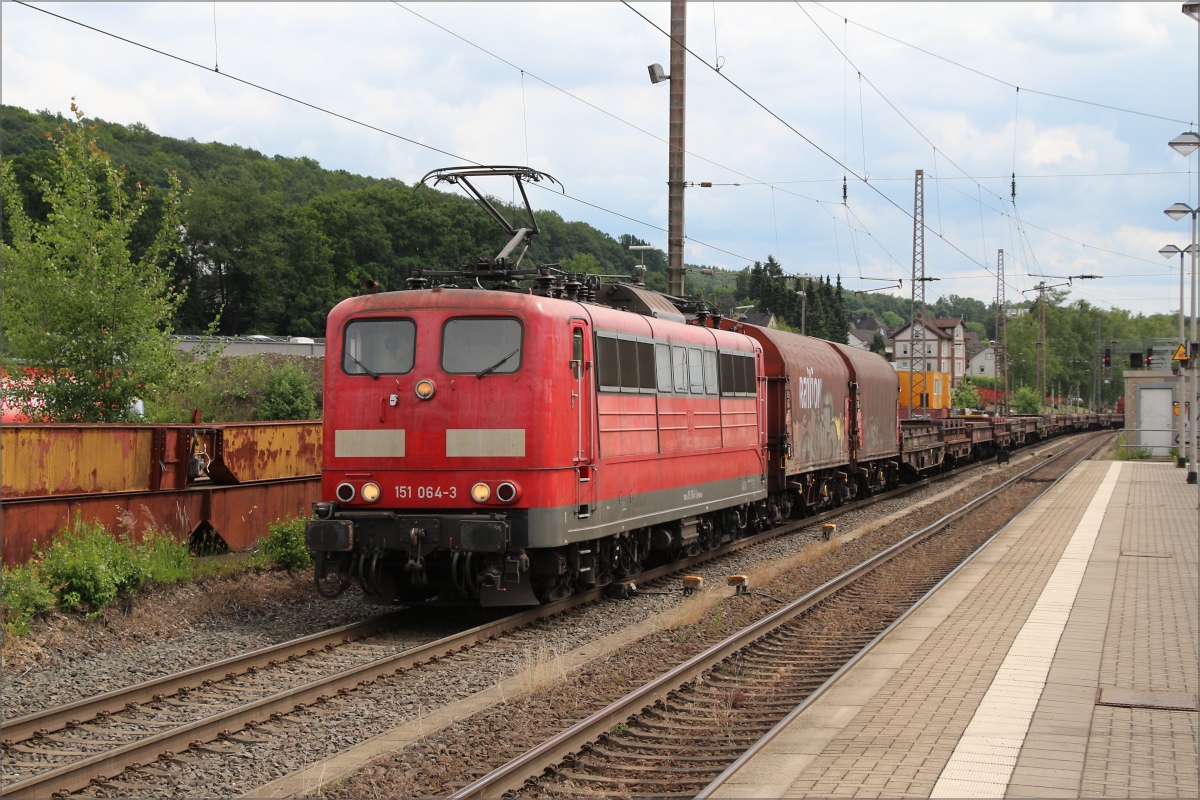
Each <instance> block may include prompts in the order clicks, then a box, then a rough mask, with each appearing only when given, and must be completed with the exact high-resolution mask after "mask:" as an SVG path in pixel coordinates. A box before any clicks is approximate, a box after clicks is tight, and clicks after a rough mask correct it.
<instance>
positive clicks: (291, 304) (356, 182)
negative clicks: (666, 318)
mask: <svg viewBox="0 0 1200 800" xmlns="http://www.w3.org/2000/svg"><path fill="white" fill-rule="evenodd" d="M64 122H67V120H65V119H64V118H63V117H62V116H61V115H55V114H50V113H48V112H39V113H31V112H29V111H26V110H24V109H21V108H17V107H13V106H3V108H2V110H0V127H2V129H3V157H4V160H5V162H6V163H8V164H9V165H11V166H12V168H13V172H14V175H15V177H16V181H17V185H18V187H19V190H20V192H21V194H22V195H23V197H24V204H25V208H26V211H27V212H28V214H29V215H30V216H31V217H32V218H33V219H34V220H44V219H45V216H46V213H47V206H46V205H45V203H44V201H43V192H42V188H41V186H40V185H39V182H38V179H42V180H51V179H52V177H53V176H54V175H55V171H54V163H55V162H54V148H53V142H52V140H51V138H50V137H49V136H48V134H49V133H50V132H51V131H53V130H55V129H56V128H58V127H60V126H61V125H62V124H63V123H64ZM71 122H72V123H73V122H74V121H73V120H72V121H71ZM85 122H86V124H88V125H90V126H94V127H93V130H92V134H93V135H94V136H95V138H96V144H97V146H98V147H99V148H100V149H101V150H103V151H106V152H107V153H109V154H110V155H111V157H112V161H113V163H115V164H120V165H123V166H124V169H125V171H126V175H127V179H126V185H127V187H129V188H132V187H133V186H134V184H135V183H140V184H141V185H143V186H145V185H150V184H152V185H156V186H162V185H164V183H165V179H166V175H165V174H164V170H171V171H175V172H176V173H177V174H178V176H179V179H180V182H181V184H182V187H183V189H184V190H185V191H186V192H187V194H186V196H185V198H184V201H183V208H182V212H183V223H182V233H183V237H184V247H183V250H182V253H181V255H179V256H178V258H177V259H176V261H175V263H174V264H173V278H174V284H175V286H176V288H178V289H181V290H185V293H186V298H185V300H184V302H183V303H182V304H181V305H180V307H179V310H178V313H177V317H176V320H175V325H174V332H176V333H198V332H201V331H203V330H204V329H206V328H207V327H208V325H209V324H210V323H211V322H212V320H213V319H214V318H216V316H217V313H218V311H220V328H219V333H221V334H224V335H235V334H241V335H245V334H252V333H260V334H273V335H309V336H320V335H323V334H324V331H325V316H326V314H327V313H328V312H329V310H330V309H331V308H332V307H333V306H334V305H335V304H336V303H337V302H339V301H340V300H342V299H343V298H345V297H348V296H351V295H354V294H357V293H358V292H359V291H360V290H361V287H362V284H363V281H364V280H366V279H368V278H369V279H371V280H374V281H376V282H378V283H379V284H380V286H381V287H382V288H384V289H385V290H386V289H402V288H404V286H405V283H404V279H405V278H406V277H407V276H408V275H409V274H410V273H411V270H412V269H413V268H414V267H417V266H424V267H431V268H439V269H445V268H448V267H453V266H457V265H461V264H464V263H466V262H468V261H471V260H473V259H475V258H478V257H480V256H487V255H494V254H495V253H496V252H498V251H499V249H500V247H502V246H503V244H504V243H505V240H506V239H507V236H506V235H505V234H504V232H503V231H502V230H501V229H500V228H499V226H497V225H496V224H495V223H494V222H493V221H492V220H491V219H490V218H489V217H488V216H487V215H486V214H485V213H484V212H483V211H482V210H481V209H479V208H478V207H477V206H476V205H475V204H474V203H472V202H471V201H470V200H468V199H467V198H465V197H464V196H462V195H461V194H455V193H451V192H442V191H438V190H433V189H429V188H418V189H414V188H413V187H412V186H409V185H406V184H404V183H403V182H401V181H398V180H393V179H379V178H369V177H364V176H361V175H353V174H350V173H348V172H345V171H339V170H327V169H324V168H322V167H321V166H320V164H318V163H317V162H316V161H314V160H312V159H309V158H285V157H282V156H267V155H264V154H262V153H259V152H257V151H255V150H251V149H248V148H244V147H238V146H236V145H226V144H220V143H217V142H210V143H200V142H197V141H195V140H192V139H188V140H181V139H174V138H171V137H167V136H160V135H158V134H156V133H154V132H152V131H150V130H149V129H147V128H146V127H145V126H143V125H139V124H134V125H120V124H116V123H110V122H105V121H103V120H95V119H87V120H85ZM162 196H163V193H161V192H154V193H152V194H151V195H150V203H151V207H150V209H149V212H148V213H147V214H145V215H144V216H143V217H142V218H141V219H140V221H139V222H138V225H137V227H136V228H135V230H134V233H133V237H132V239H133V241H132V246H131V249H132V256H133V258H134V259H137V258H140V256H141V254H142V252H144V251H145V249H146V248H147V247H148V246H149V244H150V241H151V238H152V236H153V233H154V231H155V230H157V228H158V227H159V226H160V224H161V221H162V214H161V208H160V207H156V206H155V204H156V203H161V202H162ZM496 202H497V205H498V206H500V207H501V208H503V209H504V210H505V213H507V214H509V215H510V219H512V218H514V217H518V215H519V213H520V212H517V211H516V210H515V209H512V208H511V207H509V206H508V205H507V204H505V203H504V202H503V201H500V200H497V201H496ZM7 217H8V214H7V211H6V212H5V220H7ZM518 218H519V217H518ZM538 223H539V225H540V226H541V230H542V233H541V235H540V236H537V237H535V239H534V242H533V246H532V247H531V248H530V252H529V255H528V256H527V258H529V259H532V260H533V261H535V262H538V263H550V262H559V263H561V264H562V265H563V267H564V268H565V269H568V270H570V271H575V272H582V271H587V272H593V273H623V274H632V273H633V269H634V266H635V265H636V264H638V263H639V260H640V259H641V254H640V253H636V254H635V253H631V252H630V251H629V249H628V247H629V245H631V244H644V243H645V242H644V241H642V240H640V239H638V238H636V237H634V236H632V235H630V234H623V235H621V236H618V237H613V236H611V235H609V234H607V233H604V232H602V231H600V230H598V229H596V228H594V227H592V226H591V225H588V224H586V223H583V222H568V221H566V220H564V219H563V218H562V217H561V216H559V215H558V214H556V213H554V212H539V214H538ZM4 236H5V237H6V238H5V241H6V242H8V241H9V240H8V238H7V237H8V236H9V227H8V226H7V225H5V227H4ZM645 263H646V267H647V269H648V274H647V284H648V285H649V286H650V287H651V288H654V289H659V290H663V291H665V290H666V262H665V255H664V253H663V252H662V251H659V250H652V251H647V252H646V253H645ZM810 270H811V268H810V267H809V266H808V265H805V264H786V265H785V264H780V263H778V262H777V261H775V259H774V258H773V257H770V256H765V257H764V258H763V260H762V261H761V262H756V263H755V264H754V265H753V266H750V267H747V268H745V269H744V270H742V271H740V272H729V271H722V270H715V271H713V273H712V274H701V273H700V272H699V271H694V270H693V271H689V272H688V273H687V275H686V278H685V285H686V287H687V293H688V294H690V295H698V296H700V297H703V298H704V299H705V300H708V301H709V302H710V303H712V304H713V305H714V306H715V307H716V308H717V309H719V310H720V311H722V312H723V313H726V314H728V313H730V312H731V311H732V310H733V309H736V308H743V309H744V308H754V309H756V310H758V311H771V312H774V313H775V314H776V316H777V318H778V319H779V321H780V323H781V324H782V325H783V326H784V327H788V328H792V329H795V330H799V329H800V327H801V324H802V322H803V324H804V327H805V329H806V331H807V333H809V334H810V335H815V336H821V337H824V338H827V339H832V340H834V341H842V342H844V341H846V332H847V330H848V319H847V317H848V315H851V314H860V313H869V314H872V315H873V316H875V317H877V318H879V319H880V320H882V321H883V322H885V323H886V324H887V325H888V327H892V328H894V327H896V326H899V325H901V324H903V323H904V322H906V321H907V320H908V316H909V301H908V298H906V297H898V296H894V295H888V294H884V293H859V292H853V291H848V290H844V289H843V288H842V286H841V281H840V279H839V278H838V277H837V276H823V277H821V278H820V279H819V280H816V281H811V280H803V281H801V280H797V279H794V278H792V277H789V276H790V275H795V274H804V273H807V272H809V271H810ZM798 291H803V292H805V295H806V297H805V300H804V301H801V299H800V296H799V295H798V294H797V292H798ZM1065 300H1066V295H1065V294H1056V293H1052V295H1051V297H1050V307H1049V309H1048V312H1047V322H1048V329H1049V330H1048V337H1047V338H1048V340H1049V349H1048V361H1049V364H1048V366H1049V375H1050V381H1051V383H1052V384H1053V383H1054V382H1056V381H1058V382H1062V383H1064V384H1068V385H1073V384H1076V383H1078V384H1080V385H1081V387H1083V389H1084V390H1085V391H1084V393H1085V394H1086V393H1087V392H1086V389H1087V387H1090V385H1091V380H1092V372H1093V370H1094V369H1095V368H1096V365H1095V363H1094V362H1095V358H1094V349H1095V338H1096V323H1097V322H1099V323H1100V325H1101V329H1102V336H1103V338H1104V339H1105V340H1110V339H1126V338H1141V337H1146V338H1149V337H1169V336H1171V335H1173V331H1174V329H1175V320H1174V317H1172V316H1170V315H1167V314H1156V315H1152V316H1149V317H1146V316H1142V315H1131V314H1129V313H1128V312H1126V311H1122V310H1119V309H1113V310H1110V311H1105V310H1102V309H1099V308H1097V307H1095V306H1092V305H1090V304H1088V303H1086V302H1082V301H1081V302H1076V303H1071V304H1066V302H1065ZM1029 305H1030V303H1028V302H1022V303H1020V307H1024V308H1028V307H1029ZM929 314H930V316H938V317H959V316H961V317H963V318H964V319H965V320H966V321H967V324H968V327H969V328H971V329H973V330H975V331H976V332H977V333H978V334H979V335H980V336H981V338H984V339H991V338H993V337H994V335H995V331H994V327H995V325H994V320H995V308H994V304H992V303H985V302H983V301H980V300H977V299H975V298H970V297H960V296H956V295H949V296H947V297H942V298H939V299H937V300H936V301H933V302H932V303H930V306H929ZM1036 340H1037V335H1036V322H1035V319H1034V315H1025V316H1018V317H1015V318H1013V319H1011V320H1010V323H1009V342H1010V352H1011V353H1012V365H1013V373H1012V375H1013V379H1014V382H1015V384H1016V385H1021V384H1030V383H1033V382H1034V374H1035V367H1034V360H1035V353H1036V345H1035V342H1036ZM1114 367H1116V368H1117V370H1120V369H1121V368H1122V367H1123V365H1121V364H1119V363H1114ZM1110 377H1113V378H1118V380H1113V381H1112V383H1111V384H1107V385H1106V392H1105V393H1106V397H1108V399H1110V400H1111V399H1113V398H1114V397H1115V395H1116V394H1117V393H1118V392H1119V391H1120V381H1119V372H1118V373H1117V374H1116V375H1114V376H1110Z"/></svg>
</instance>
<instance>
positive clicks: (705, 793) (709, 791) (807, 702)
mask: <svg viewBox="0 0 1200 800" xmlns="http://www.w3.org/2000/svg"><path fill="white" fill-rule="evenodd" d="M1098 438H1101V441H1099V442H1097V443H1096V445H1095V446H1094V447H1093V448H1092V449H1091V450H1090V451H1088V453H1087V455H1085V456H1084V457H1083V458H1081V459H1080V460H1079V463H1083V462H1084V461H1086V460H1087V459H1089V458H1091V457H1092V456H1093V455H1095V453H1096V451H1097V450H1099V449H1100V448H1101V447H1102V446H1104V445H1105V444H1106V442H1105V441H1104V440H1103V437H1098ZM1068 452H1069V451H1068ZM1043 466H1045V465H1044V464H1043ZM1076 466H1078V464H1076ZM1069 474H1071V470H1067V471H1066V472H1064V473H1063V474H1062V475H1059V476H1058V477H1057V478H1055V479H1054V480H1053V481H1051V482H1050V483H1048V484H1047V485H1046V488H1044V489H1043V490H1042V491H1040V492H1038V493H1037V495H1036V496H1035V497H1034V498H1033V499H1032V500H1030V501H1029V502H1028V503H1026V504H1025V507H1024V508H1022V509H1021V510H1020V511H1018V512H1017V513H1016V514H1015V515H1014V516H1013V518H1012V519H1011V520H1009V521H1008V522H1007V523H1005V525H1004V526H1003V527H1002V528H1000V530H998V531H996V532H995V533H993V534H992V535H991V536H989V537H988V538H987V539H985V540H984V541H983V543H982V544H980V545H979V547H977V548H975V551H974V552H972V553H971V554H970V555H969V556H967V557H966V558H965V559H963V561H962V563H961V564H959V565H958V566H957V567H955V568H954V569H952V570H950V572H949V573H947V574H946V576H945V577H943V578H942V579H941V580H940V581H938V582H937V583H935V584H934V585H933V586H932V587H930V589H929V591H927V592H926V593H925V594H924V595H922V596H921V598H920V599H918V600H917V602H915V603H913V604H912V605H911V606H909V607H908V608H907V609H905V610H904V613H903V614H901V615H900V616H899V617H897V618H896V619H894V620H892V623H891V624H890V625H888V626H887V627H886V628H884V629H883V630H882V631H880V632H879V634H878V635H877V636H876V637H875V638H874V639H872V640H871V641H870V642H868V643H867V645H866V646H865V647H863V649H862V650H859V651H858V652H857V653H855V654H854V655H853V656H852V657H851V658H850V660H849V661H847V662H846V663H845V664H843V665H842V666H841V667H839V668H838V670H837V672H835V673H833V674H832V675H830V676H829V678H828V679H827V680H826V681H825V682H824V683H822V684H821V685H820V686H818V687H817V688H816V689H814V690H813V693H812V694H810V695H809V696H808V697H806V698H804V700H803V701H801V703H800V705H798V706H796V707H795V708H794V709H792V710H791V711H790V712H788V714H787V716H785V717H784V718H783V719H781V720H780V721H779V722H777V723H776V724H775V726H774V727H772V728H771V730H769V731H767V732H766V733H765V734H763V737H762V738H761V739H759V740H758V741H757V742H755V743H754V744H753V745H751V747H750V749H749V750H747V751H746V752H744V753H742V755H740V756H738V758H737V759H736V760H735V761H734V762H733V763H732V764H730V765H729V766H728V767H726V768H725V770H724V771H723V772H722V773H721V774H720V775H718V776H717V777H715V778H713V780H712V782H711V783H709V784H708V786H705V787H704V789H702V790H701V791H700V793H699V794H697V795H696V800H707V798H709V797H712V795H713V793H714V792H716V790H717V789H718V788H719V787H720V786H722V785H723V784H724V783H725V782H726V781H728V780H729V779H730V778H731V777H733V775H734V774H735V773H736V772H737V771H738V770H740V769H741V768H742V767H743V766H745V765H746V763H747V762H749V761H750V759H751V758H753V757H754V756H755V755H757V754H758V753H759V752H760V751H761V750H762V749H763V748H765V747H766V746H767V745H768V744H769V743H770V742H771V741H772V740H773V739H774V738H775V737H776V736H778V735H779V734H780V733H782V732H783V731H785V730H786V729H787V728H788V726H789V725H791V724H792V723H793V722H794V721H795V720H796V718H797V717H799V716H800V715H801V714H803V713H804V712H805V710H807V709H808V707H809V706H811V705H812V704H813V703H815V702H817V700H818V699H820V698H821V696H822V695H824V694H825V693H826V692H828V691H829V690H830V689H832V688H833V686H834V685H835V684H836V683H837V682H838V681H840V680H841V679H842V678H843V677H845V675H846V673H848V672H849V671H850V670H851V669H853V668H854V666H855V665H856V664H858V662H859V661H861V660H862V659H864V658H865V657H866V656H867V654H868V653H870V652H871V651H872V650H874V649H875V646H876V645H878V644H879V643H880V642H882V641H883V640H884V639H885V638H886V637H887V636H888V634H890V633H891V632H892V631H893V630H895V629H896V628H898V627H899V626H900V624H901V623H902V622H904V620H906V619H908V618H909V616H910V615H912V614H914V613H915V612H916V611H917V609H919V608H920V607H921V606H923V605H925V601H927V600H929V599H930V598H932V597H933V596H934V594H936V593H937V591H938V589H940V588H942V586H944V585H945V584H946V583H947V582H949V581H950V579H951V578H953V577H954V576H955V575H957V574H958V573H959V571H960V570H963V569H965V568H966V566H967V565H968V564H970V563H971V562H972V561H973V560H975V556H977V555H979V554H980V553H982V552H983V551H984V548H986V547H987V546H988V545H989V544H991V543H992V541H993V540H994V539H995V538H996V537H997V536H999V535H1000V534H1002V533H1004V532H1005V531H1006V530H1008V528H1009V526H1010V525H1012V524H1013V522H1015V521H1016V519H1017V517H1019V516H1021V515H1022V514H1024V513H1025V512H1026V511H1027V510H1029V507H1030V506H1032V505H1033V504H1034V503H1036V502H1037V501H1038V500H1040V499H1042V496H1043V495H1045V494H1046V492H1048V491H1050V490H1051V489H1053V488H1054V487H1055V486H1057V485H1058V484H1059V482H1060V481H1062V479H1063V478H1065V477H1067V475H1069Z"/></svg>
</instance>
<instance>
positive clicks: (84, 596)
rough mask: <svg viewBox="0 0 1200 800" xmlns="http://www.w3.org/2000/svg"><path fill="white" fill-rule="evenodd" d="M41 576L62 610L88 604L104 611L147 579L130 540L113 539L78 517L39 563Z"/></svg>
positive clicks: (61, 533) (141, 560)
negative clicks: (120, 595) (120, 596)
mask: <svg viewBox="0 0 1200 800" xmlns="http://www.w3.org/2000/svg"><path fill="white" fill-rule="evenodd" d="M41 570H42V574H43V575H44V578H45V581H46V583H47V584H48V585H49V586H50V588H51V590H52V591H53V592H54V594H55V596H56V597H57V598H58V603H59V605H61V606H62V607H63V608H67V609H71V608H76V607H77V606H79V605H80V604H81V603H87V604H88V605H90V606H92V607H93V608H95V609H100V608H103V607H104V606H107V605H108V604H109V603H111V602H112V601H113V600H115V599H116V597H117V594H118V593H120V592H129V591H134V590H136V589H138V588H139V587H141V585H142V584H143V583H145V582H146V580H147V579H148V578H149V577H150V571H149V569H148V568H147V566H146V564H145V561H144V559H143V558H139V553H138V552H137V550H136V549H135V547H134V546H133V545H132V544H131V543H130V542H129V540H128V539H127V538H126V537H124V536H122V537H121V538H120V539H117V538H116V537H114V536H113V535H112V534H111V533H109V531H108V530H107V529H106V528H105V527H104V526H103V525H101V524H100V523H99V522H84V521H83V520H81V519H80V518H79V517H76V518H75V524H74V525H73V526H72V527H71V528H70V529H64V530H63V531H60V532H59V534H58V535H57V536H56V537H55V538H54V541H53V542H52V543H51V545H50V550H49V551H47V553H46V556H45V558H44V559H43V560H42V564H41Z"/></svg>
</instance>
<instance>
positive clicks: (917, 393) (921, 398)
mask: <svg viewBox="0 0 1200 800" xmlns="http://www.w3.org/2000/svg"><path fill="white" fill-rule="evenodd" d="M918 312H919V313H918ZM926 313H927V312H926V309H925V170H922V169H919V170H917V175H916V182H915V185H914V189H913V263H912V302H911V307H910V310H909V320H911V323H910V325H909V329H908V342H909V350H911V351H912V352H911V353H910V354H909V356H910V357H909V361H908V369H909V373H908V413H909V416H910V417H916V416H925V396H926V392H925V333H926V331H927V330H928V326H927V324H926V322H925V316H926ZM918 336H919V337H920V342H921V343H920V344H919V345H918V344H917V338H918ZM918 347H920V350H921V352H920V356H919V357H920V362H918V360H917V359H918V354H917V348H918ZM918 363H919V364H920V367H919V368H918V366H917V365H918ZM918 409H919V410H920V413H918Z"/></svg>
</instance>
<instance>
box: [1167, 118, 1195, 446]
mask: <svg viewBox="0 0 1200 800" xmlns="http://www.w3.org/2000/svg"><path fill="white" fill-rule="evenodd" d="M1178 138H1180V139H1181V138H1183V137H1178ZM1198 138H1200V137H1198ZM1172 208H1174V206H1172ZM1185 213H1186V212H1185ZM1180 218H1181V219H1182V215H1181V216H1180ZM1196 249H1197V247H1196V245H1194V244H1189V245H1188V246H1187V247H1184V248H1182V249H1181V248H1179V247H1177V246H1175V245H1173V244H1169V245H1166V246H1165V247H1163V248H1161V249H1160V250H1159V251H1158V252H1159V254H1160V255H1161V256H1162V257H1163V258H1171V257H1172V256H1174V255H1175V254H1176V253H1178V254H1179V343H1180V344H1183V343H1184V342H1185V341H1187V340H1186V339H1184V333H1183V256H1184V254H1185V253H1194V252H1196ZM1180 381H1181V383H1180V385H1181V386H1183V392H1181V395H1182V397H1181V402H1180V405H1179V407H1180V408H1186V406H1185V405H1184V403H1183V402H1182V398H1186V397H1190V396H1191V395H1190V393H1189V392H1188V390H1187V387H1188V381H1187V374H1186V373H1185V372H1183V371H1181V372H1180ZM1178 422H1179V443H1180V444H1181V445H1182V446H1183V447H1182V448H1181V449H1182V452H1181V453H1179V455H1178V456H1176V459H1175V466H1177V467H1181V468H1182V467H1186V466H1187V464H1188V457H1187V448H1188V422H1189V420H1188V419H1187V415H1185V414H1181V415H1179V419H1178Z"/></svg>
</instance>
